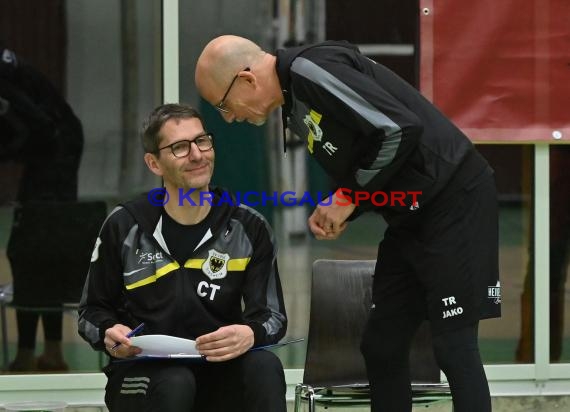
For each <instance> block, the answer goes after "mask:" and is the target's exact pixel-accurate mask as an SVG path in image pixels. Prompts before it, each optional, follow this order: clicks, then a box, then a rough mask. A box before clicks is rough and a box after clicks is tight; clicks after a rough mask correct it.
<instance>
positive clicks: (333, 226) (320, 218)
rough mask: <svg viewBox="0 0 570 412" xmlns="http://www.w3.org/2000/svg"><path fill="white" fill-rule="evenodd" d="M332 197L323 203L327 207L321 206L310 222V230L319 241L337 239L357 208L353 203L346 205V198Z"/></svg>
mask: <svg viewBox="0 0 570 412" xmlns="http://www.w3.org/2000/svg"><path fill="white" fill-rule="evenodd" d="M331 197H332V199H331ZM331 197H329V198H327V200H326V201H324V202H322V203H325V204H326V205H321V204H319V205H318V206H317V207H316V209H315V211H314V212H313V214H312V215H311V217H309V220H308V223H309V229H311V232H313V235H315V238H317V239H318V240H334V239H337V238H338V237H339V236H340V235H341V234H342V232H343V231H344V230H345V229H346V227H347V222H346V219H348V217H349V216H350V215H351V214H352V212H353V211H354V209H355V208H356V206H355V205H354V204H352V203H349V204H346V203H347V202H346V198H343V197H340V198H339V197H337V195H336V193H334V194H333V195H332V196H331ZM329 203H330V204H329ZM327 205H328V206H327Z"/></svg>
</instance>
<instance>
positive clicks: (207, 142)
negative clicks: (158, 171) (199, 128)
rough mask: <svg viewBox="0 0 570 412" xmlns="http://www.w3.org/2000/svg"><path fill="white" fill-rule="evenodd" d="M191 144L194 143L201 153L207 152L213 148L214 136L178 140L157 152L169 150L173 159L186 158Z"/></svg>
mask: <svg viewBox="0 0 570 412" xmlns="http://www.w3.org/2000/svg"><path fill="white" fill-rule="evenodd" d="M192 143H195V144H196V146H197V147H198V150H200V151H201V152H207V151H208V150H211V149H212V147H214V135H213V134H212V133H204V134H201V135H198V136H196V138H195V139H194V140H179V141H177V142H174V143H172V144H169V145H168V146H164V147H160V148H159V149H158V150H159V151H160V150H163V149H168V148H170V151H171V152H172V154H173V155H174V157H186V156H188V153H190V149H191V146H192Z"/></svg>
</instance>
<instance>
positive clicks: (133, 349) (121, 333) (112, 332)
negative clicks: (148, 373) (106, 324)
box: [104, 323, 142, 358]
mask: <svg viewBox="0 0 570 412" xmlns="http://www.w3.org/2000/svg"><path fill="white" fill-rule="evenodd" d="M130 331H131V328H129V327H128V326H125V325H122V324H120V323H117V324H115V325H113V327H112V328H109V329H107V330H106V331H105V340H104V343H105V348H106V349H107V352H109V354H110V355H111V356H113V357H115V358H130V357H131V356H135V355H138V354H139V353H141V352H142V349H141V348H139V347H137V346H131V340H130V339H129V338H127V334H128V333H129V332H130ZM117 343H120V345H119V346H117V347H116V348H115V349H113V347H114V346H115V345H116V344H117Z"/></svg>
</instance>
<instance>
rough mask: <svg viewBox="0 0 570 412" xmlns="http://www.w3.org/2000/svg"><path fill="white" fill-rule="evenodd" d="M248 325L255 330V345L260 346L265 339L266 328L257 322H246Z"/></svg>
mask: <svg viewBox="0 0 570 412" xmlns="http://www.w3.org/2000/svg"><path fill="white" fill-rule="evenodd" d="M245 324H246V325H247V326H249V327H250V328H251V330H252V331H253V346H254V347H255V346H260V345H262V344H263V343H264V340H265V328H264V327H263V326H261V325H260V324H259V323H257V322H246V323H245Z"/></svg>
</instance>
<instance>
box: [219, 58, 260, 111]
mask: <svg viewBox="0 0 570 412" xmlns="http://www.w3.org/2000/svg"><path fill="white" fill-rule="evenodd" d="M242 71H243V72H249V71H251V68H250V67H246V68H245V69H243V70H242ZM239 73H241V72H239ZM239 73H237V74H236V75H235V76H234V78H233V79H232V82H231V83H230V85H229V86H228V88H227V89H226V92H225V93H224V97H222V100H220V102H219V103H218V104H216V105H214V107H215V108H216V110H218V111H220V112H222V113H229V112H230V110H229V109H226V108H225V107H224V106H225V105H226V98H227V97H228V94H229V93H230V90H231V89H232V87H233V86H234V83H235V82H236V80H237V79H238V77H239Z"/></svg>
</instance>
